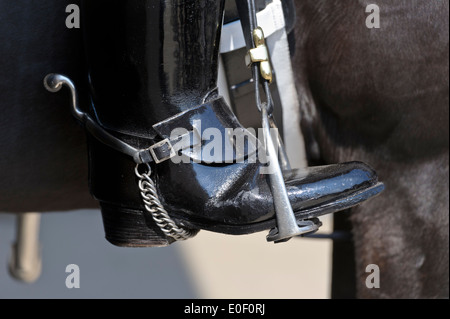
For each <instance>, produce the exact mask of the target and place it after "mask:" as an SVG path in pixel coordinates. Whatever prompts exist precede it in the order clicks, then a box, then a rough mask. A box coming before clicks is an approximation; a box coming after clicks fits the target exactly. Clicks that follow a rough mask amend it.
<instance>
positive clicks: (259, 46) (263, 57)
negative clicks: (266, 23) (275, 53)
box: [245, 27, 273, 83]
mask: <svg viewBox="0 0 450 319" xmlns="http://www.w3.org/2000/svg"><path fill="white" fill-rule="evenodd" d="M253 41H254V43H255V48H253V49H250V50H249V51H248V52H247V54H246V56H245V64H246V65H247V67H250V66H251V65H252V64H253V63H256V62H259V70H260V72H261V76H262V77H263V78H264V79H265V80H267V81H269V83H272V80H273V74H272V66H271V65H270V55H269V50H268V49H267V46H266V41H265V38H264V32H263V30H262V29H261V28H260V27H257V28H256V29H255V30H253Z"/></svg>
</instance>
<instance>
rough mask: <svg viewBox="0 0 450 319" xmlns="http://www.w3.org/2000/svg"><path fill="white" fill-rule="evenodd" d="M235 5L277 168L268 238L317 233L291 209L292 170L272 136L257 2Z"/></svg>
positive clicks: (267, 75)
mask: <svg viewBox="0 0 450 319" xmlns="http://www.w3.org/2000/svg"><path fill="white" fill-rule="evenodd" d="M236 6H237V8H238V11H239V15H240V17H241V24H242V29H243V32H244V38H245V41H246V44H247V48H248V49H249V51H248V53H247V56H246V61H245V62H246V64H247V66H248V67H251V68H252V74H253V82H254V85H255V94H256V106H257V108H258V110H259V111H260V112H261V117H262V128H263V131H264V138H265V141H266V143H265V145H266V152H267V157H268V159H269V162H270V164H271V165H273V167H274V171H273V172H272V173H271V174H270V175H269V186H270V190H271V192H272V196H273V202H274V206H275V215H276V220H277V226H276V227H275V228H273V229H272V230H270V232H269V234H268V235H267V237H266V239H267V241H273V242H275V243H278V242H284V241H287V240H289V239H290V238H292V237H294V236H299V235H305V234H308V233H312V232H315V231H317V230H318V228H319V227H320V226H321V223H320V221H319V220H318V219H311V220H297V219H296V217H295V215H294V211H293V210H292V206H291V204H290V201H289V197H288V194H287V190H286V185H285V183H284V178H283V174H282V169H288V168H289V166H290V165H289V160H288V158H287V156H286V152H285V151H284V146H283V143H282V140H281V137H280V136H279V135H278V137H277V140H276V141H274V140H273V139H272V136H271V134H270V128H277V126H276V124H275V121H274V118H273V108H274V105H273V100H272V97H271V93H270V89H269V84H270V83H271V82H272V77H273V72H272V69H271V63H270V56H269V53H268V50H267V47H266V45H265V39H264V32H263V30H262V28H260V27H258V24H257V18H256V9H255V1H254V0H246V1H241V0H236ZM260 83H261V85H262V87H263V90H264V95H265V98H266V101H265V102H262V101H261V98H260V88H259V86H260ZM275 143H277V145H275ZM276 149H279V150H281V152H279V154H277V151H276ZM279 156H280V159H279ZM280 162H281V164H280Z"/></svg>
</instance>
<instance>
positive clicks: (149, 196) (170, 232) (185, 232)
mask: <svg viewBox="0 0 450 319" xmlns="http://www.w3.org/2000/svg"><path fill="white" fill-rule="evenodd" d="M146 165H147V172H145V173H142V174H141V173H139V169H138V168H139V165H136V168H135V170H134V171H135V174H136V176H137V177H138V178H139V184H138V185H139V190H140V191H141V197H142V200H143V202H144V206H145V209H146V210H147V211H148V212H149V213H150V214H151V215H152V217H153V220H154V221H155V223H156V224H157V225H158V227H159V228H160V229H161V231H162V232H163V233H164V234H165V235H166V236H169V237H172V238H173V239H175V240H186V239H188V238H191V237H193V236H195V235H196V234H197V232H198V231H197V230H189V229H184V228H182V227H179V226H177V224H175V222H174V221H173V220H172V218H170V216H169V213H168V212H167V211H166V210H165V209H164V206H163V205H162V204H161V201H160V200H159V197H158V193H157V191H156V187H155V183H154V182H153V180H152V179H151V178H150V175H151V168H150V165H148V164H146Z"/></svg>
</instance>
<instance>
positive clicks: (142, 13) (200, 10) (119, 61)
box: [82, 0, 224, 135]
mask: <svg viewBox="0 0 450 319" xmlns="http://www.w3.org/2000/svg"><path fill="white" fill-rule="evenodd" d="M223 8H224V0H171V1H168V0H113V1H111V0H95V1H92V0H85V1H83V2H82V17H83V18H84V20H83V22H84V27H83V28H84V38H85V44H86V52H87V60H88V67H89V82H90V88H91V96H92V102H93V105H94V107H95V113H96V115H97V116H98V120H99V121H100V122H101V124H102V125H104V126H105V127H106V128H109V129H112V130H116V131H121V132H125V133H129V132H130V131H131V130H132V132H133V133H134V134H143V135H147V134H148V132H149V128H151V126H152V125H153V124H154V123H157V122H160V121H162V120H164V119H166V118H168V117H170V116H173V115H175V114H178V113H179V112H182V111H184V110H186V109H189V108H191V107H194V106H197V105H199V104H202V103H203V100H204V99H205V97H207V96H208V94H210V93H211V92H212V91H213V90H214V89H215V88H216V81H217V70H218V64H217V61H218V50H219V42H220V33H221V27H222V18H223Z"/></svg>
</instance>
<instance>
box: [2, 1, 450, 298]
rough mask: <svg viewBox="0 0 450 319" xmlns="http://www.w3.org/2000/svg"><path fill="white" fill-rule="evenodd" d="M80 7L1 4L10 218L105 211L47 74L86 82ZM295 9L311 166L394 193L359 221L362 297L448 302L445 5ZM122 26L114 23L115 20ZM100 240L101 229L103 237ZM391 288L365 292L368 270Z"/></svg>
mask: <svg viewBox="0 0 450 319" xmlns="http://www.w3.org/2000/svg"><path fill="white" fill-rule="evenodd" d="M71 3H75V4H77V3H78V1H75V0H64V1H45V2H42V1H41V2H35V1H32V2H30V1H25V0H16V1H13V2H12V1H5V0H2V1H0V25H1V26H2V28H1V30H2V31H1V32H0V40H1V43H2V45H1V46H0V58H1V59H0V61H1V62H0V96H1V99H0V106H1V110H2V114H1V116H0V124H1V125H0V146H1V149H2V156H1V157H0V210H1V211H4V212H26V211H42V212H50V211H64V210H73V209H79V208H92V207H97V204H96V202H95V201H94V200H93V199H92V198H91V196H90V195H89V192H88V184H87V181H88V179H87V172H88V168H87V159H86V145H85V136H84V135H85V133H84V131H83V129H82V128H81V127H80V126H78V124H77V123H76V121H75V120H74V119H73V118H72V116H71V114H70V112H69V107H70V105H69V98H68V97H69V96H68V93H66V94H63V93H61V94H56V95H53V94H51V93H49V92H47V91H46V90H44V89H43V84H42V80H43V78H44V76H45V75H46V74H47V73H49V72H58V73H63V74H67V75H70V76H71V78H72V79H73V80H74V81H75V82H76V83H79V89H80V90H81V91H82V90H83V89H84V88H83V86H82V85H81V83H83V81H82V79H83V78H84V74H85V64H84V52H83V45H82V35H81V31H80V29H67V28H66V27H65V19H66V14H64V12H65V8H66V6H67V5H68V4H71ZM295 3H296V5H297V30H296V52H295V60H294V64H295V69H296V74H297V80H298V93H299V96H300V98H301V105H302V114H303V117H302V127H303V130H304V133H305V137H306V139H307V140H306V142H307V146H308V155H309V158H310V160H311V162H312V163H317V162H319V161H322V162H327V163H334V162H343V161H348V160H361V161H365V162H367V163H369V164H370V165H371V166H373V167H374V168H375V169H376V170H377V172H378V173H379V176H380V180H382V181H384V182H385V184H386V191H385V192H384V194H383V195H381V196H380V197H379V198H377V200H373V201H370V202H367V203H364V204H363V205H361V206H359V207H358V208H356V209H354V210H353V212H352V219H351V221H352V224H353V233H354V242H355V247H356V256H355V258H356V261H357V264H356V270H357V280H356V283H357V286H358V293H359V296H360V297H447V298H448V294H449V293H448V283H449V280H448V261H449V253H448V248H449V247H448V240H449V236H448V235H449V230H448V226H449V225H448V203H449V199H448V189H449V187H448V178H449V176H448V175H449V173H448V155H449V153H448V150H449V148H448V133H449V132H448V127H449V123H448V90H449V88H448V58H449V56H448V49H449V47H448V2H443V1H438V0H434V1H425V0H423V1H400V0H399V1H396V2H395V4H393V3H392V2H391V1H381V0H380V1H377V4H378V6H379V7H380V23H381V24H380V28H379V29H368V28H367V27H366V24H365V20H366V17H367V13H366V12H365V8H366V6H367V5H368V4H369V3H370V2H366V1H345V2H344V1H332V0H328V1H325V0H321V1H318V0H304V1H295ZM111 23H114V22H113V21H112V22H111ZM99 231H102V230H99ZM369 264H377V265H378V266H379V267H380V275H381V287H380V288H379V289H376V288H374V289H368V288H367V287H366V286H365V279H366V277H367V275H368V274H367V273H366V272H365V269H366V266H367V265H369Z"/></svg>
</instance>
